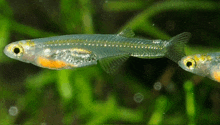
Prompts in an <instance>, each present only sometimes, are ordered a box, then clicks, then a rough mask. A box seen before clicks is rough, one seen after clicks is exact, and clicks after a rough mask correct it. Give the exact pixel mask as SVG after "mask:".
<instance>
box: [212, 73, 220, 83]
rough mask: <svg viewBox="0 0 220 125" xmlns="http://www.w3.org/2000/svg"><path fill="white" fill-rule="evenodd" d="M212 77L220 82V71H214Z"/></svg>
mask: <svg viewBox="0 0 220 125" xmlns="http://www.w3.org/2000/svg"><path fill="white" fill-rule="evenodd" d="M212 78H213V79H215V80H216V81H218V82H220V71H213V75H212Z"/></svg>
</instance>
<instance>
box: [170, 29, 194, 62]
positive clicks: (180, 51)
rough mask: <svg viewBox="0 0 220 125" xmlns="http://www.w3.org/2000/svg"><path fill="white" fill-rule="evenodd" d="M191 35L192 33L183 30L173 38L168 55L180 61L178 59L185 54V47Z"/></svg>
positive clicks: (175, 60) (171, 58)
mask: <svg viewBox="0 0 220 125" xmlns="http://www.w3.org/2000/svg"><path fill="white" fill-rule="evenodd" d="M190 37H191V33H189V32H183V33H181V34H179V35H176V36H174V37H173V38H171V39H170V40H169V44H168V47H167V52H166V57H167V58H169V59H170V60H172V61H174V62H176V63H178V61H179V60H180V59H181V58H182V57H183V56H185V51H184V47H185V44H186V43H187V42H188V41H189V39H190Z"/></svg>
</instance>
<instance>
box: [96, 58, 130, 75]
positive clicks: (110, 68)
mask: <svg viewBox="0 0 220 125" xmlns="http://www.w3.org/2000/svg"><path fill="white" fill-rule="evenodd" d="M129 56H130V55H129V54H123V55H118V56H112V57H107V58H104V59H101V60H99V63H100V66H101V67H102V69H103V70H105V71H106V72H107V73H109V74H113V73H114V72H116V71H117V70H118V69H119V67H121V65H122V64H123V63H124V62H125V61H126V60H127V59H128V58H129Z"/></svg>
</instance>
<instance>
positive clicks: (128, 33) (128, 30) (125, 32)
mask: <svg viewBox="0 0 220 125" xmlns="http://www.w3.org/2000/svg"><path fill="white" fill-rule="evenodd" d="M134 35H135V34H134V32H133V31H132V29H131V28H126V29H124V30H122V31H121V32H120V33H118V34H117V36H123V37H129V38H131V37H134Z"/></svg>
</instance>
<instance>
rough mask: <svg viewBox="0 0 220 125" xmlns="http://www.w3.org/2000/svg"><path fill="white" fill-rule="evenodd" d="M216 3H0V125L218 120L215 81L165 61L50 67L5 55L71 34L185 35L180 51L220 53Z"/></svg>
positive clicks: (58, 0) (218, 89)
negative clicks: (110, 69)
mask: <svg viewBox="0 0 220 125" xmlns="http://www.w3.org/2000/svg"><path fill="white" fill-rule="evenodd" d="M219 4H220V3H219V1H218V0H16V1H15V0H0V8H1V10H0V51H1V52H0V124H4V125H12V124H24V125H30V124H33V125H60V124H65V125H70V124H72V125H81V124H83V125H84V124H85V125H98V124H140V125H143V124H147V125H148V124H155V125H156V124H190V125H191V124H220V83H218V82H216V81H213V80H211V79H209V78H206V77H202V76H198V75H196V74H193V73H190V72H187V71H185V70H183V69H182V68H181V67H179V66H178V64H177V63H176V62H174V61H172V60H170V59H168V58H165V57H164V58H157V59H141V58H136V57H129V58H128V60H127V61H126V62H125V63H124V64H123V65H121V66H120V68H119V69H118V71H117V72H114V73H110V74H109V73H106V72H105V71H104V70H103V69H102V67H101V66H100V64H99V62H98V64H97V65H92V66H85V67H81V68H74V69H66V70H51V69H47V68H41V67H38V66H35V65H32V64H30V63H25V62H22V61H18V60H14V59H11V58H9V57H7V56H6V55H5V54H4V52H3V51H4V47H5V46H6V45H8V44H9V43H11V42H14V41H20V40H29V39H36V38H44V37H52V36H60V35H69V34H118V33H119V32H120V31H122V30H124V29H128V28H129V29H132V31H133V32H134V33H135V36H134V37H135V38H141V39H149V40H152V39H161V40H168V39H170V38H171V37H173V36H176V35H177V34H180V33H183V32H190V33H191V38H190V40H189V42H188V43H187V44H186V45H185V54H186V55H191V54H202V53H209V52H219V51H220V49H219V48H220V37H219V34H220V23H219V22H220V6H219Z"/></svg>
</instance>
